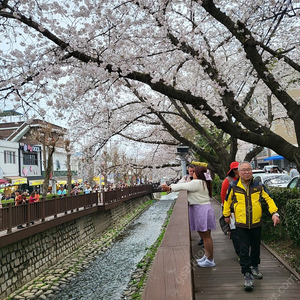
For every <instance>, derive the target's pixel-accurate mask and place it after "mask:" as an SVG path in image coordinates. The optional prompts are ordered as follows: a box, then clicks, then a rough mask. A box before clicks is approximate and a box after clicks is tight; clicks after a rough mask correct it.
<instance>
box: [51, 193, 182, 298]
mask: <svg viewBox="0 0 300 300" xmlns="http://www.w3.org/2000/svg"><path fill="white" fill-rule="evenodd" d="M176 198H177V193H171V194H168V195H165V196H162V198H161V200H160V201H156V203H155V204H154V205H152V206H151V207H150V208H149V209H148V210H146V211H145V212H144V213H143V214H142V215H141V216H139V217H138V218H137V219H136V220H135V221H134V222H132V223H131V224H130V225H129V226H127V227H126V229H125V230H124V231H123V233H122V234H121V235H120V236H119V237H118V239H117V241H116V242H115V243H114V245H113V246H112V247H111V248H110V249H109V250H107V251H106V252H105V253H104V254H102V255H100V256H99V257H98V258H96V259H95V260H94V261H93V263H92V264H91V266H90V267H89V268H88V269H87V270H85V271H83V272H82V273H80V274H78V276H77V277H76V279H75V280H73V281H72V282H70V284H68V285H67V286H66V287H65V288H64V289H63V290H62V291H61V292H60V293H59V294H57V295H56V299H60V300H67V299H68V300H70V299H71V300H79V299H80V300H85V299H86V300H118V299H120V298H121V296H122V294H123V291H124V290H125V289H126V287H127V284H128V282H129V280H130V278H131V274H132V273H133V271H134V270H135V269H136V265H137V263H138V262H139V261H140V260H141V259H142V258H143V257H144V255H145V254H146V252H147V247H150V246H151V245H152V244H154V242H155V241H156V239H157V238H158V236H159V235H160V233H161V229H162V225H163V224H164V222H165V219H166V217H167V211H168V210H169V209H170V207H171V205H172V203H173V201H174V199H176Z"/></svg>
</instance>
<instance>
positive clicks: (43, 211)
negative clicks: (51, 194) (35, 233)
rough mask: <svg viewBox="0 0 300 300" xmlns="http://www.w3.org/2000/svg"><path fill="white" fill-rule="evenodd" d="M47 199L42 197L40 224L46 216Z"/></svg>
mask: <svg viewBox="0 0 300 300" xmlns="http://www.w3.org/2000/svg"><path fill="white" fill-rule="evenodd" d="M46 199H47V197H42V216H41V217H42V222H45V216H46V203H45V201H46Z"/></svg>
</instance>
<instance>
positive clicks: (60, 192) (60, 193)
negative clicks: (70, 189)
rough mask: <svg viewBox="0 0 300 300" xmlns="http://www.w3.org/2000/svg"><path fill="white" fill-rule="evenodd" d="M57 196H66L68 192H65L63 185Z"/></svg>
mask: <svg viewBox="0 0 300 300" xmlns="http://www.w3.org/2000/svg"><path fill="white" fill-rule="evenodd" d="M57 195H60V196H62V195H66V190H65V188H64V186H63V185H61V186H60V188H59V190H58V192H57Z"/></svg>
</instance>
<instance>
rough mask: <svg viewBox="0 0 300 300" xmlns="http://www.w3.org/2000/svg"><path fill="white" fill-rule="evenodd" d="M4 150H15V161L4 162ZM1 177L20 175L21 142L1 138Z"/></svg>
mask: <svg viewBox="0 0 300 300" xmlns="http://www.w3.org/2000/svg"><path fill="white" fill-rule="evenodd" d="M4 151H12V152H15V157H16V159H15V163H14V164H11V163H4ZM0 168H1V170H0V178H3V177H6V176H8V177H9V176H19V175H20V174H19V143H17V142H8V141H4V140H0Z"/></svg>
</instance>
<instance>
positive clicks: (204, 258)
mask: <svg viewBox="0 0 300 300" xmlns="http://www.w3.org/2000/svg"><path fill="white" fill-rule="evenodd" d="M205 260H206V255H205V254H204V255H203V256H202V257H201V258H197V259H196V262H197V263H200V262H203V261H205Z"/></svg>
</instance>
